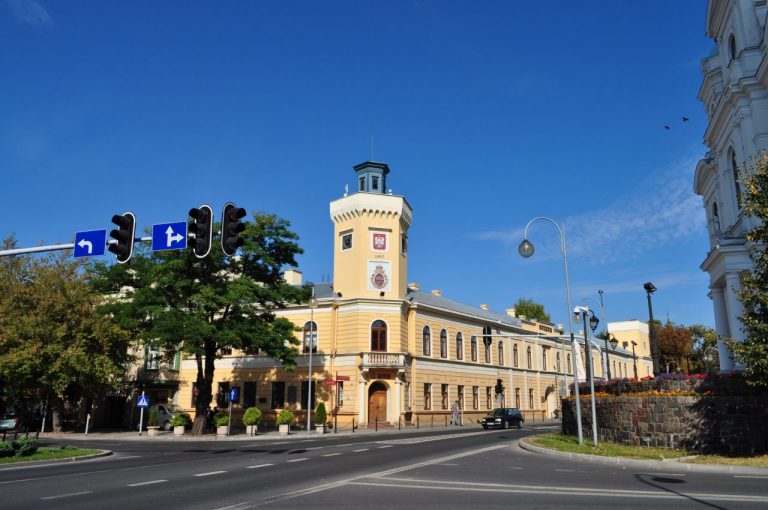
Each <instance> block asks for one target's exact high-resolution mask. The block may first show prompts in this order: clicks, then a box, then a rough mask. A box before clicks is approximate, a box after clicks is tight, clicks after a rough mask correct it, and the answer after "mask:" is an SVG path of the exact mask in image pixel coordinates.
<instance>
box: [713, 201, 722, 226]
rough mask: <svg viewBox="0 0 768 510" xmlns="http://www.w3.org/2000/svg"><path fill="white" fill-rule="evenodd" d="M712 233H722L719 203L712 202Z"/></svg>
mask: <svg viewBox="0 0 768 510" xmlns="http://www.w3.org/2000/svg"><path fill="white" fill-rule="evenodd" d="M712 232H713V233H715V234H718V233H719V232H720V213H719V212H718V210H717V202H712Z"/></svg>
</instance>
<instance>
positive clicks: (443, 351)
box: [440, 329, 448, 358]
mask: <svg viewBox="0 0 768 510" xmlns="http://www.w3.org/2000/svg"><path fill="white" fill-rule="evenodd" d="M440 357H441V358H447V357H448V333H447V332H446V331H445V330H444V329H441V330H440Z"/></svg>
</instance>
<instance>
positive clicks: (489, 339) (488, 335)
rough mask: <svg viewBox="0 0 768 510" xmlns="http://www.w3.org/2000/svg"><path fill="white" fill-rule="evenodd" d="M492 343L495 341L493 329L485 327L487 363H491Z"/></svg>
mask: <svg viewBox="0 0 768 510" xmlns="http://www.w3.org/2000/svg"><path fill="white" fill-rule="evenodd" d="M492 342H493V339H492V337H491V327H490V326H484V327H483V346H485V362H486V363H490V362H491V343H492Z"/></svg>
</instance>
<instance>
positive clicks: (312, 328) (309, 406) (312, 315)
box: [307, 285, 317, 433]
mask: <svg viewBox="0 0 768 510" xmlns="http://www.w3.org/2000/svg"><path fill="white" fill-rule="evenodd" d="M315 308H317V298H316V297H315V286H314V285H312V297H311V298H309V342H308V343H309V345H308V346H307V348H308V349H309V374H308V376H307V433H309V432H310V431H311V429H310V427H311V426H312V424H311V423H310V420H311V417H312V351H313V350H314V347H315Z"/></svg>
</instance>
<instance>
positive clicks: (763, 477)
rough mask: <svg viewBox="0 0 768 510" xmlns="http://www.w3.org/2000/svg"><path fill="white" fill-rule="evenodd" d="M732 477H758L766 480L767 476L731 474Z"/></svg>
mask: <svg viewBox="0 0 768 510" xmlns="http://www.w3.org/2000/svg"><path fill="white" fill-rule="evenodd" d="M733 477H734V478H759V479H761V480H762V479H766V480H768V476H764V475H733Z"/></svg>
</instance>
